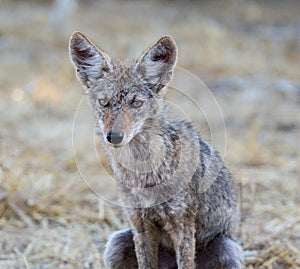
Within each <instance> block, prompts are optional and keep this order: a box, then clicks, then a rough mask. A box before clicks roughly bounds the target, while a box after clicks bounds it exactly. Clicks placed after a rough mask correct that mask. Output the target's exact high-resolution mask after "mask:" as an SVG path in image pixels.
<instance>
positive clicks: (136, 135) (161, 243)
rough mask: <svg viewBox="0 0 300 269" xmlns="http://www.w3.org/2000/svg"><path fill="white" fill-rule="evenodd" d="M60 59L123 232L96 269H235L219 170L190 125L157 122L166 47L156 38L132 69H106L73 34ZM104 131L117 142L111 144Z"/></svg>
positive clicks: (236, 254) (228, 196)
mask: <svg viewBox="0 0 300 269" xmlns="http://www.w3.org/2000/svg"><path fill="white" fill-rule="evenodd" d="M82 44H84V46H85V48H84V50H83V49H82V47H83V45H82ZM86 51H88V52H92V53H86ZM70 54H71V59H72V62H73V64H74V66H75V68H76V70H77V76H78V79H79V80H80V81H81V83H82V85H84V89H85V91H86V96H87V100H88V102H89V104H90V105H91V107H92V110H93V112H94V114H95V117H96V120H97V123H98V124H97V126H98V135H99V138H100V140H101V141H102V144H103V148H104V150H105V152H106V153H107V155H108V156H109V159H110V161H111V167H112V170H113V172H114V175H115V177H116V180H117V182H118V185H119V191H120V197H121V199H122V201H123V203H124V205H125V206H126V213H127V215H128V218H129V221H130V224H131V230H126V231H119V232H116V233H114V234H113V235H112V236H111V238H110V239H109V241H108V243H107V246H106V250H105V254H104V260H105V264H106V267H107V268H111V269H121V268H133V269H134V268H139V269H157V268H169V269H170V268H180V269H186V268H228V269H229V268H230V269H235V268H236V269H239V268H243V252H242V249H241V247H240V245H239V244H238V243H237V242H236V239H235V228H236V225H237V222H238V218H237V213H236V208H235V198H234V193H233V186H232V181H231V177H230V174H229V172H228V170H227V169H226V167H225V166H224V165H223V162H222V160H221V159H220V158H219V156H218V154H217V152H216V151H215V150H214V149H213V148H211V146H210V145H209V144H207V143H206V142H205V141H204V140H203V139H202V138H201V137H200V135H199V133H198V131H197V130H196V128H195V127H194V126H193V124H191V123H188V122H184V121H181V122H174V121H172V119H169V118H168V117H167V116H166V113H165V111H166V106H165V103H164V96H165V92H166V88H167V87H166V86H167V84H168V83H169V81H170V80H171V78H172V73H173V69H174V67H175V65H176V60H177V47H176V44H175V41H174V40H173V38H171V37H169V36H165V37H162V38H161V39H160V40H159V41H158V42H156V43H155V44H154V45H152V46H151V47H150V48H149V49H148V50H147V51H146V52H145V53H144V54H143V55H142V57H141V58H140V59H139V60H137V61H130V62H114V61H111V60H110V59H109V58H108V56H107V55H105V54H104V53H103V52H102V51H101V50H99V49H98V48H97V47H96V46H95V45H94V44H93V43H92V42H91V41H89V40H88V39H87V38H86V37H85V36H84V35H83V34H81V33H78V32H75V33H74V34H73V35H72V37H71V40H70ZM95 55H96V56H97V57H95ZM103 64H104V66H105V68H102V67H103ZM78 70H79V71H78ZM95 70H98V73H97V72H95ZM78 72H79V73H80V74H81V75H78ZM82 74H83V75H82ZM99 100H102V101H101V102H100V104H99ZM103 100H104V101H103ZM101 104H102V105H101ZM103 104H105V105H104V106H103ZM110 131H114V132H118V133H122V135H123V138H122V142H120V143H119V144H117V145H113V144H111V143H110V142H109V141H108V138H107V135H108V133H109V132H110Z"/></svg>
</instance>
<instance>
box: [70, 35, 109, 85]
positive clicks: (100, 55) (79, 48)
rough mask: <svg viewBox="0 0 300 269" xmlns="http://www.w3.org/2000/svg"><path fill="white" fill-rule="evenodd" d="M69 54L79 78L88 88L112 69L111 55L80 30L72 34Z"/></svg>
mask: <svg viewBox="0 0 300 269" xmlns="http://www.w3.org/2000/svg"><path fill="white" fill-rule="evenodd" d="M69 54H70V58H71V61H72V63H73V65H74V67H75V69H76V75H77V78H78V80H79V81H80V82H81V83H82V85H83V87H84V88H85V89H86V90H87V89H89V88H90V87H91V86H92V85H93V84H94V83H95V81H96V80H97V79H99V78H101V77H102V76H103V75H104V73H105V72H110V71H111V70H112V64H111V62H110V59H109V57H108V56H107V55H106V54H105V53H104V52H102V51H101V50H100V49H98V48H97V46H96V45H94V44H93V43H92V42H91V41H90V40H89V39H88V38H87V37H86V36H85V35H84V34H82V33H80V32H74V33H73V34H72V36H71V38H70V42H69Z"/></svg>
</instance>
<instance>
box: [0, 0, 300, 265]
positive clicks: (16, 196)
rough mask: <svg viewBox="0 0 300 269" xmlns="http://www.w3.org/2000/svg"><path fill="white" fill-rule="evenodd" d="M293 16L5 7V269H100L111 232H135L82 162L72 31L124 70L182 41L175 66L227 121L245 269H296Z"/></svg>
mask: <svg viewBox="0 0 300 269" xmlns="http://www.w3.org/2000/svg"><path fill="white" fill-rule="evenodd" d="M299 11H300V2H299V1H296V0H295V1H289V0H288V1H275V0H273V1H271V0H269V1H246V0H244V1H242V0H231V1H229V0H225V1H217V0H215V1H208V0H207V1H204V0H203V1H196V0H194V1H192V0H190V1H171V0H165V1H158V0H156V1H145V0H143V1H137V0H135V1H133V0H124V1H121V0H112V1H104V0H102V1H96V0H94V1H93V0H85V1H83V0H82V1H80V0H77V1H76V0H53V1H50V0H44V1H38V0H28V1H25V0H24V1H21V0H19V1H17V0H0V124H1V128H0V142H1V144H0V268H7V269H8V268H31V269H33V268H104V266H103V264H102V254H103V248H104V245H105V242H106V240H107V237H108V235H109V234H110V233H111V232H112V231H114V230H117V229H121V228H126V227H128V222H127V220H126V218H125V217H124V215H123V214H122V209H121V208H119V207H117V206H113V205H109V204H107V203H105V202H104V201H103V200H101V199H99V198H98V197H97V196H96V195H95V194H94V193H93V192H92V191H91V190H90V188H89V187H88V185H87V184H86V183H85V182H84V181H83V180H82V179H81V176H80V174H79V172H78V169H77V166H76V162H75V160H74V152H73V147H72V128H73V119H74V114H75V111H76V109H77V106H78V104H79V103H80V101H81V98H82V92H81V89H80V85H79V83H78V82H77V80H76V78H75V74H74V70H73V67H72V65H71V63H70V61H69V56H68V40H69V36H70V35H71V33H72V32H73V31H74V30H79V31H82V32H84V33H85V34H86V35H88V36H89V37H90V38H91V39H92V40H93V41H94V42H95V43H96V44H98V45H99V47H101V48H103V49H104V50H105V51H106V52H107V53H108V54H110V55H111V56H113V57H115V58H122V59H128V58H132V57H138V56H139V55H140V54H141V53H142V51H143V50H145V49H146V48H147V46H149V45H150V44H151V43H153V42H155V41H156V40H157V39H158V38H159V37H160V36H162V35H165V34H170V35H172V36H174V38H175V39H176V41H177V44H178V48H179V62H178V65H179V66H180V67H182V68H184V69H187V70H189V71H191V72H193V73H194V74H195V75H196V76H198V77H199V78H200V79H201V80H202V81H203V82H204V83H205V84H206V85H207V86H208V87H209V89H210V91H211V93H212V94H213V95H214V97H215V98H216V100H217V102H218V104H219V105H220V109H221V111H222V113H223V116H224V120H225V124H226V132H227V138H226V152H223V149H219V150H220V151H221V153H222V154H224V155H225V162H226V164H227V166H228V167H229V168H230V169H231V171H232V174H233V177H234V181H235V185H236V189H237V191H238V193H239V195H238V200H239V201H240V206H239V209H240V213H241V225H240V227H239V238H240V240H241V242H242V244H243V247H244V249H245V255H246V264H247V268H300V258H299V257H300V176H299V174H300V154H299V140H300V116H299V114H300V17H299ZM198 94H199V95H198V97H199V98H200V99H201V98H202V97H203V100H204V101H205V96H206V95H205V93H204V91H202V90H201V87H200V89H199V92H198ZM171 97H172V96H171ZM173 100H175V101H176V97H174V96H173ZM177 101H178V103H180V102H181V100H180V99H179V98H178V100H177ZM81 111H82V113H81V114H80V119H79V120H78V122H77V123H76V124H77V125H76V128H78V130H81V132H80V135H81V136H79V137H77V138H76V139H77V140H76V152H75V153H76V160H77V161H78V160H79V161H80V168H81V169H83V170H84V171H88V174H91V175H93V176H91V177H90V178H89V182H88V183H90V184H91V185H93V186H95V188H97V190H99V191H102V192H104V193H106V194H107V195H108V196H110V197H111V198H112V199H113V198H116V196H117V195H116V192H115V190H114V189H113V188H112V187H111V186H110V182H111V181H112V179H111V178H110V177H109V170H108V169H107V161H106V160H105V157H104V156H102V155H101V154H100V155H99V160H100V162H101V165H99V160H98V161H97V159H95V156H94V154H91V152H90V151H89V150H88V147H87V142H86V141H87V140H89V141H90V140H91V139H90V137H86V136H85V135H84V134H85V133H84V130H86V129H88V128H90V126H89V124H88V123H87V122H88V121H89V120H90V119H92V115H91V113H90V112H89V110H88V108H87V107H85V106H84V105H83V104H82V107H81ZM195 117H196V118H197V115H195ZM198 123H199V126H200V129H201V121H199V122H198ZM204 125H205V123H203V126H204ZM217 126H218V125H217ZM220 126H221V125H220ZM203 129H205V127H203ZM203 132H204V136H205V135H206V131H205V130H203ZM208 139H209V138H208Z"/></svg>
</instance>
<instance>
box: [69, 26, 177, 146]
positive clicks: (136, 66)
mask: <svg viewBox="0 0 300 269" xmlns="http://www.w3.org/2000/svg"><path fill="white" fill-rule="evenodd" d="M69 49H70V56H71V60H72V62H73V64H74V67H75V70H76V75H77V78H78V80H79V81H80V82H81V84H82V87H83V89H84V91H85V94H86V96H87V98H88V102H89V103H90V105H91V107H92V109H93V112H94V113H95V116H96V119H97V124H98V127H99V130H100V133H101V135H102V137H103V140H104V142H105V143H106V144H108V145H111V146H114V147H120V146H124V145H126V144H128V143H129V142H130V141H131V139H133V138H134V137H135V136H136V135H137V134H138V133H141V132H142V131H143V130H145V129H146V128H149V127H151V125H153V122H154V119H156V120H157V119H159V118H160V117H162V116H163V102H162V100H163V98H164V94H165V86H166V85H167V84H168V83H169V82H170V80H171V78H172V74H173V70H174V67H175V65H176V60H177V47H176V44H175V41H174V39H173V38H172V37H170V36H163V37H162V38H160V39H159V40H158V41H157V42H156V43H154V44H153V45H152V46H150V47H149V48H148V49H147V50H146V52H145V53H144V54H143V55H142V56H141V58H140V59H139V60H134V61H127V62H120V61H111V60H110V58H109V56H108V55H106V54H105V53H104V52H103V51H101V50H100V49H99V48H98V47H97V46H96V45H95V44H93V43H92V42H91V41H90V40H89V39H88V38H87V37H86V36H84V35H83V34H82V33H80V32H74V33H73V34H72V36H71V38H70V47H69Z"/></svg>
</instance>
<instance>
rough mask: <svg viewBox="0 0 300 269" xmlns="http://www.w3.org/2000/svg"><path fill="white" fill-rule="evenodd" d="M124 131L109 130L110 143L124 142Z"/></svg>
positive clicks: (108, 138)
mask: <svg viewBox="0 0 300 269" xmlns="http://www.w3.org/2000/svg"><path fill="white" fill-rule="evenodd" d="M123 136H124V135H123V133H122V132H112V131H110V132H108V133H107V136H106V138H107V140H108V142H109V143H111V144H114V145H118V144H120V143H121V142H122V140H123Z"/></svg>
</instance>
